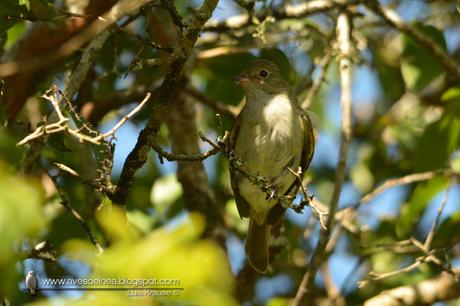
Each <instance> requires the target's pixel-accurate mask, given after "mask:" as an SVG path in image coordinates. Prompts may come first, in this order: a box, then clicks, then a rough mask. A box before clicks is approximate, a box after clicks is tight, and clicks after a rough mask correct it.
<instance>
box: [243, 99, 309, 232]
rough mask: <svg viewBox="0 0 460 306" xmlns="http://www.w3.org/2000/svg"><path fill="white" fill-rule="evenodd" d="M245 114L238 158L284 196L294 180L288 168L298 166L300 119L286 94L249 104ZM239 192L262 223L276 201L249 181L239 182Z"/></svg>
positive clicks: (301, 139) (299, 157) (258, 221)
mask: <svg viewBox="0 0 460 306" xmlns="http://www.w3.org/2000/svg"><path fill="white" fill-rule="evenodd" d="M294 103H295V102H294ZM242 115H243V116H244V118H243V121H242V125H241V131H244V132H240V133H239V136H238V138H237V139H236V144H235V153H236V155H237V156H238V157H239V158H241V159H242V160H243V162H245V163H246V164H247V166H248V168H249V170H250V171H251V173H254V174H259V175H262V176H264V177H266V178H267V179H268V180H269V182H270V183H271V184H272V185H273V186H274V187H276V189H277V192H278V194H283V193H285V192H286V191H287V189H288V188H289V186H290V185H291V184H292V183H293V182H294V180H295V177H294V176H293V175H292V174H291V173H290V172H289V170H288V169H287V168H288V167H289V168H291V169H294V170H296V169H297V168H298V167H299V165H300V160H301V156H300V155H301V150H302V141H303V131H302V125H301V120H300V116H299V115H298V114H297V112H296V110H295V109H294V105H293V102H291V101H290V100H289V98H288V96H287V95H277V96H273V97H267V99H266V100H265V101H264V100H261V101H260V103H257V102H256V103H249V104H247V105H246V106H245V109H244V110H243V114H242ZM239 189H240V194H241V195H242V196H243V197H244V198H245V199H246V200H247V201H248V203H249V205H250V206H251V210H252V211H253V214H252V215H253V216H254V218H255V220H256V221H257V223H261V222H263V221H264V220H265V217H266V214H267V213H268V211H269V210H270V208H271V207H273V205H275V204H276V202H275V201H270V202H269V201H267V200H266V194H265V193H263V192H262V191H261V190H260V189H259V188H258V187H257V186H255V185H253V184H252V183H250V182H249V180H247V178H244V177H243V178H242V179H241V180H240V182H239Z"/></svg>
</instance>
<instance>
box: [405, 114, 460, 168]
mask: <svg viewBox="0 0 460 306" xmlns="http://www.w3.org/2000/svg"><path fill="white" fill-rule="evenodd" d="M459 139H460V119H458V118H457V117H455V116H452V115H445V116H443V117H441V118H440V119H439V120H438V121H435V122H433V123H431V124H430V125H428V126H427V128H426V129H425V132H424V134H423V135H422V136H421V137H420V139H419V140H418V143H417V145H416V146H415V149H414V152H413V163H414V164H413V165H414V168H415V170H417V171H427V170H433V169H438V168H442V167H446V166H447V161H448V159H449V157H450V154H452V152H453V151H454V150H455V149H456V148H457V147H458V144H459Z"/></svg>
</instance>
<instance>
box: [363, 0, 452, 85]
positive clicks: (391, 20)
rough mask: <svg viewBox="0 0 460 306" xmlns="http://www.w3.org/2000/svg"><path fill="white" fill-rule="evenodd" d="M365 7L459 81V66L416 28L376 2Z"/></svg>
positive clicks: (373, 1) (373, 0)
mask: <svg viewBox="0 0 460 306" xmlns="http://www.w3.org/2000/svg"><path fill="white" fill-rule="evenodd" d="M366 5H367V6H368V7H369V8H370V9H372V10H373V11H374V12H375V13H376V14H377V15H379V16H381V17H382V18H383V19H384V20H385V21H386V22H387V23H388V24H389V25H391V26H393V27H394V28H396V29H397V30H399V31H401V32H403V33H405V34H407V35H409V36H411V37H412V38H413V39H414V40H415V41H416V42H418V43H419V44H420V45H421V46H422V47H424V48H426V49H427V50H429V51H430V52H431V53H432V55H433V56H434V57H435V58H436V59H437V60H438V61H439V62H440V63H441V65H443V66H444V68H445V69H446V70H447V71H448V72H449V73H451V74H452V75H454V77H455V79H460V66H459V65H458V64H457V63H456V62H455V61H454V60H453V59H451V58H450V57H449V56H448V55H447V54H446V53H445V52H444V50H442V49H441V48H440V47H439V46H438V45H437V44H436V43H435V42H434V41H432V40H431V39H430V38H428V37H427V36H426V35H425V34H423V33H422V32H421V31H419V30H418V29H417V28H414V27H411V26H409V25H407V24H406V23H405V22H404V20H403V19H402V18H401V17H400V16H399V15H398V14H397V13H396V12H395V11H394V10H392V9H390V8H388V7H385V6H383V5H380V4H379V3H378V1H375V0H372V1H371V2H367V3H366Z"/></svg>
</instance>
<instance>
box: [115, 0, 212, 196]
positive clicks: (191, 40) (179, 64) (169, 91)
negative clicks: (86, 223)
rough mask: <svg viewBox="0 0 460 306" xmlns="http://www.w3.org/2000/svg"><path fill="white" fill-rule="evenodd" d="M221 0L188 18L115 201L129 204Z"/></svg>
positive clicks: (206, 4) (206, 3) (208, 0)
mask: <svg viewBox="0 0 460 306" xmlns="http://www.w3.org/2000/svg"><path fill="white" fill-rule="evenodd" d="M217 3H218V0H205V1H204V2H203V4H202V5H201V6H200V7H199V8H198V9H197V10H196V11H195V13H194V14H193V16H192V18H191V19H190V20H189V21H188V22H187V24H186V28H187V31H184V32H183V33H182V35H181V37H180V38H179V41H178V43H177V46H176V47H175V48H174V50H173V54H172V55H171V56H173V60H172V61H171V63H170V64H169V69H168V71H167V72H166V75H165V77H164V80H163V83H162V84H161V86H160V88H159V89H158V91H156V92H155V99H154V100H155V103H154V105H153V109H152V114H151V116H150V118H149V120H148V122H147V124H146V126H145V127H144V129H143V130H142V131H141V132H140V134H139V137H138V139H137V143H136V146H135V147H134V149H133V150H132V151H131V152H130V153H129V155H128V157H127V158H126V160H125V163H124V165H123V169H122V172H121V175H120V180H119V182H118V185H117V189H116V192H115V193H114V194H113V195H111V196H110V197H111V200H112V201H113V202H114V203H117V204H120V205H125V204H126V200H127V198H128V194H129V192H130V189H131V186H132V184H133V181H134V175H135V173H136V172H137V170H138V169H139V168H140V167H142V165H144V164H145V162H146V160H147V155H148V153H149V151H150V149H151V148H152V147H153V145H154V144H155V142H156V138H157V134H158V131H159V129H160V126H161V124H162V122H163V121H164V119H165V117H166V114H167V113H168V110H169V104H170V102H171V100H172V97H173V93H174V91H175V90H176V89H177V88H178V85H179V82H180V77H181V75H182V69H183V67H184V64H185V61H186V60H187V59H188V57H189V56H190V54H191V52H192V51H193V47H194V45H195V43H196V41H197V39H198V36H199V33H200V31H201V29H202V27H203V25H204V24H205V23H206V21H207V20H208V19H209V18H210V17H211V15H212V12H213V11H214V9H215V8H216V6H217Z"/></svg>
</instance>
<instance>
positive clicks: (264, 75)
mask: <svg viewBox="0 0 460 306" xmlns="http://www.w3.org/2000/svg"><path fill="white" fill-rule="evenodd" d="M259 75H260V76H261V77H262V78H264V79H266V78H268V77H269V76H270V73H268V71H267V70H260V71H259Z"/></svg>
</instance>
